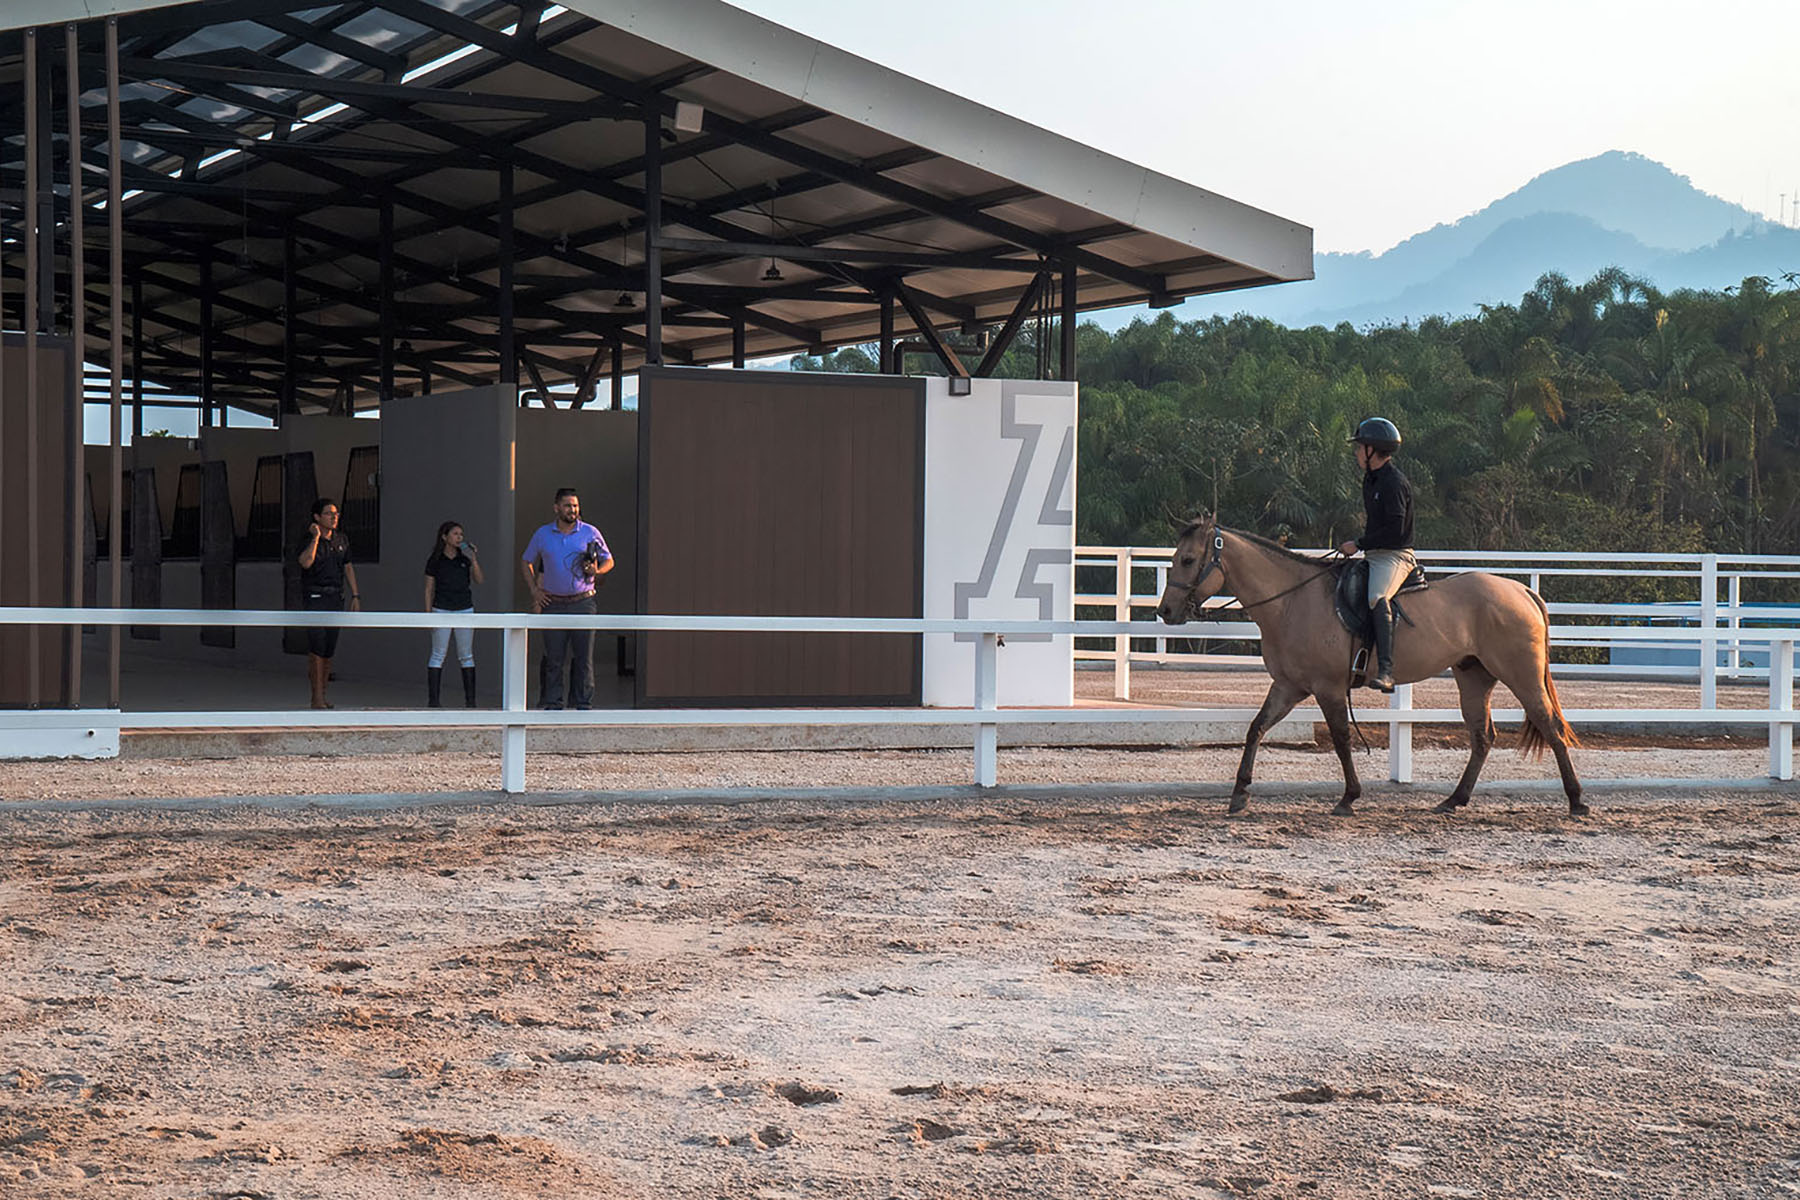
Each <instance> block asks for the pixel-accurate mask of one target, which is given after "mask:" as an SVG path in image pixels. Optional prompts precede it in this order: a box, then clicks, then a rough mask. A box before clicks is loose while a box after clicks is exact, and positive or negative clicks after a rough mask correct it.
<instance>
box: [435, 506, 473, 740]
mask: <svg viewBox="0 0 1800 1200" xmlns="http://www.w3.org/2000/svg"><path fill="white" fill-rule="evenodd" d="M482 582H484V580H483V578H482V575H481V564H480V563H479V562H477V561H476V559H475V547H474V546H472V545H470V544H469V543H468V542H466V541H464V540H463V527H462V526H461V525H459V524H457V523H456V522H455V521H445V522H444V523H443V524H442V525H439V526H438V532H437V544H436V545H435V546H433V547H432V548H431V557H430V558H428V559H426V560H425V611H426V612H434V613H470V612H474V611H475V588H474V585H475V584H477V583H482ZM454 632H455V634H456V654H457V657H458V658H459V659H460V660H461V661H462V682H463V705H464V707H466V708H474V707H475V631H474V630H473V629H456V630H454ZM451 633H452V629H451V628H450V626H447V625H441V626H439V627H438V628H436V629H433V630H432V631H431V658H430V659H429V660H427V662H426V665H425V702H426V703H427V704H429V705H430V706H431V707H432V708H442V707H443V706H444V703H443V690H444V652H445V651H447V650H448V649H449V648H450V634H451Z"/></svg>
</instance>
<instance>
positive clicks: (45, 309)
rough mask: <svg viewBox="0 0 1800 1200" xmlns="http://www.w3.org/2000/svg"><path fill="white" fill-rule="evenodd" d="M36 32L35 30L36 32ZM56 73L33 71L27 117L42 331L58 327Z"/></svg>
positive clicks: (52, 70)
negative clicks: (32, 143)
mask: <svg viewBox="0 0 1800 1200" xmlns="http://www.w3.org/2000/svg"><path fill="white" fill-rule="evenodd" d="M36 32H37V31H36V30H33V31H32V33H33V35H34V36H35V34H36ZM53 73H54V69H53V68H50V67H49V66H48V64H46V69H45V70H44V72H43V74H42V75H39V74H37V73H35V72H34V73H33V74H32V77H31V78H32V84H33V95H34V99H35V100H36V101H37V113H36V115H35V116H33V117H28V118H27V119H28V120H29V121H30V122H31V125H32V128H33V129H34V130H36V132H37V142H36V148H35V150H34V151H33V159H34V165H35V166H36V167H37V179H38V186H37V189H36V190H34V191H33V193H32V197H33V199H32V201H31V203H32V204H33V205H35V206H36V209H37V224H36V226H35V228H36V229H37V237H38V262H39V263H40V264H42V269H41V270H39V272H38V281H37V301H38V316H39V319H40V320H41V321H42V322H43V327H42V329H40V330H39V332H41V333H54V332H55V331H56V130H55V124H56V115H55V109H56V88H55V87H54V86H53V85H54V80H53V79H52V75H53Z"/></svg>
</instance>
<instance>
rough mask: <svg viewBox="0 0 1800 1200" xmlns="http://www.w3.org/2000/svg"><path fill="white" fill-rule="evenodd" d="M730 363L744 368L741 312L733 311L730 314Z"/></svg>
mask: <svg viewBox="0 0 1800 1200" xmlns="http://www.w3.org/2000/svg"><path fill="white" fill-rule="evenodd" d="M731 365H732V366H734V367H736V368H737V369H738V370H740V371H741V370H743V369H744V314H743V313H733V314H732V316H731Z"/></svg>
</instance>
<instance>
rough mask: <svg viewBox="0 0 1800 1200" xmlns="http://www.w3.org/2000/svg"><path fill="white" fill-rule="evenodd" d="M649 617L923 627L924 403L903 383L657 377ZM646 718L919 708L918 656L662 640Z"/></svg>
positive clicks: (716, 638)
mask: <svg viewBox="0 0 1800 1200" xmlns="http://www.w3.org/2000/svg"><path fill="white" fill-rule="evenodd" d="M638 405H639V425H638V429H639V446H640V455H639V487H640V496H641V497H642V500H641V501H640V504H639V512H640V514H641V518H640V523H641V526H642V529H643V532H642V535H641V541H640V547H641V561H640V564H639V566H640V575H639V579H640V584H639V588H638V594H639V601H640V604H639V611H641V612H646V613H659V614H682V613H709V614H724V615H749V616H869V617H917V616H918V615H920V613H921V611H922V608H921V591H920V588H921V581H922V569H923V568H922V563H923V540H924V533H923V520H922V514H923V512H924V504H923V494H922V490H921V489H922V487H923V476H924V472H923V454H924V430H925V395H924V387H923V385H922V384H920V383H919V382H918V381H916V380H905V379H897V378H892V377H859V376H843V375H837V376H829V375H820V376H808V375H800V374H790V373H786V372H771V371H755V372H751V371H710V370H682V369H668V370H660V371H648V372H646V373H645V377H644V379H643V381H642V384H641V390H640V393H639V398H638ZM638 689H639V691H638V701H639V703H640V704H647V705H659V704H663V705H666V704H751V703H794V704H805V703H842V704H916V703H918V699H919V640H918V638H916V637H910V636H885V635H864V634H775V633H751V634H727V633H710V634H651V635H649V636H648V637H647V639H646V646H645V651H644V660H643V662H642V663H641V664H640V665H639V671H638Z"/></svg>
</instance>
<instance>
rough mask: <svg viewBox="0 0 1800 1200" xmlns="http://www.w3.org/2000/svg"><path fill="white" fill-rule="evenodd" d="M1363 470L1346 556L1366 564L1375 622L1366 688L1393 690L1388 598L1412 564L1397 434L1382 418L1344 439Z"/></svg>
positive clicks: (1408, 488) (1407, 492)
mask: <svg viewBox="0 0 1800 1200" xmlns="http://www.w3.org/2000/svg"><path fill="white" fill-rule="evenodd" d="M1350 441H1351V442H1353V443H1354V444H1355V446H1356V465H1357V466H1359V467H1361V468H1362V469H1363V485H1362V493H1363V512H1364V514H1365V515H1366V518H1367V521H1366V524H1365V526H1364V529H1363V535H1362V536H1361V537H1359V538H1357V539H1356V540H1355V541H1350V542H1345V543H1344V544H1343V545H1341V546H1339V547H1338V552H1339V553H1340V554H1342V555H1344V556H1345V557H1346V558H1347V557H1349V556H1351V555H1354V554H1355V553H1356V552H1357V551H1358V550H1361V551H1362V552H1363V554H1364V556H1365V557H1367V558H1368V560H1369V612H1370V615H1371V616H1372V617H1373V618H1374V622H1375V678H1373V679H1371V680H1370V681H1369V686H1370V687H1372V688H1374V689H1375V690H1376V691H1380V692H1391V691H1393V690H1394V610H1393V605H1392V604H1391V600H1392V598H1393V595H1394V593H1395V592H1397V591H1399V590H1400V585H1401V584H1402V583H1404V582H1405V581H1406V577H1407V576H1408V575H1410V574H1412V571H1413V568H1414V567H1416V566H1417V565H1418V559H1417V558H1415V557H1414V556H1413V500H1412V484H1410V483H1408V482H1407V481H1406V476H1404V475H1402V474H1401V473H1400V468H1398V467H1396V466H1395V465H1394V454H1395V453H1396V452H1397V451H1398V450H1399V449H1400V431H1399V429H1397V428H1395V426H1394V423H1393V422H1392V421H1390V420H1388V419H1387V418H1386V417H1370V418H1369V419H1368V420H1366V421H1364V422H1363V423H1362V424H1360V425H1358V426H1357V427H1356V433H1355V434H1353V435H1352V436H1351V438H1350Z"/></svg>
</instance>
